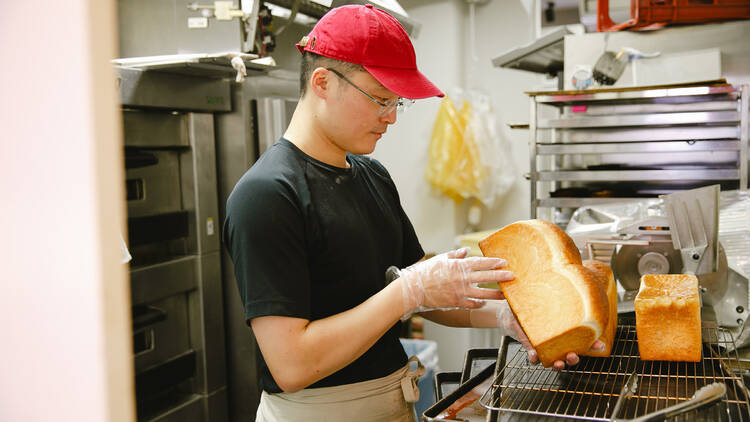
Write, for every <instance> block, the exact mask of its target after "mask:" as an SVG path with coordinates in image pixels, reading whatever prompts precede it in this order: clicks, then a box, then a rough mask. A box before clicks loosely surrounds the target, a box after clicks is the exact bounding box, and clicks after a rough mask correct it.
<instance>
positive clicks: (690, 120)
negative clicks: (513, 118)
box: [537, 111, 740, 129]
mask: <svg viewBox="0 0 750 422" xmlns="http://www.w3.org/2000/svg"><path fill="white" fill-rule="evenodd" d="M739 121H740V114H739V113H738V112H737V111H702V112H686V113H656V114H624V115H623V114H621V115H616V116H611V115H607V116H591V117H563V118H560V119H540V120H539V123H538V126H537V127H538V128H539V129H547V128H558V129H562V128H590V127H622V126H658V125H685V124H700V123H727V122H738V123H739Z"/></svg>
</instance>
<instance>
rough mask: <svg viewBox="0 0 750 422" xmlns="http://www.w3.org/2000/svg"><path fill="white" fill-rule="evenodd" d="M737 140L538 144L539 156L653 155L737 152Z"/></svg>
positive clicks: (738, 144)
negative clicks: (655, 153)
mask: <svg viewBox="0 0 750 422" xmlns="http://www.w3.org/2000/svg"><path fill="white" fill-rule="evenodd" d="M739 150H740V143H739V141H737V140H721V141H676V142H648V143H647V142H639V143H629V144H626V143H617V144H611V143H591V144H552V145H550V144H540V145H538V146H537V151H538V154H539V155H555V154H606V153H654V152H696V151H739Z"/></svg>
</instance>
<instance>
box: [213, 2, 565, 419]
mask: <svg viewBox="0 0 750 422" xmlns="http://www.w3.org/2000/svg"><path fill="white" fill-rule="evenodd" d="M297 47H298V49H299V50H300V52H301V53H302V67H301V69H302V71H301V89H302V95H301V99H300V101H299V104H298V106H297V108H296V110H295V112H294V115H293V117H292V120H291V123H290V124H289V127H288V129H287V131H286V132H285V134H284V137H283V138H282V139H280V140H279V141H278V142H277V143H275V144H274V145H273V146H272V147H271V148H269V150H268V151H267V152H266V153H265V154H264V155H263V156H262V157H261V158H260V159H259V160H258V162H257V163H256V164H255V165H254V166H253V167H252V168H251V169H250V170H248V172H247V173H246V174H245V175H244V176H243V177H242V178H241V179H240V181H239V182H238V183H237V185H236V186H235V188H234V190H233V191H232V194H231V195H230V197H229V199H228V201H227V216H226V223H225V226H224V240H225V242H226V245H227V247H228V249H229V250H230V253H231V256H232V260H233V262H234V265H235V273H236V276H237V281H238V285H239V290H240V294H241V296H242V300H243V303H244V305H245V315H246V318H247V321H248V322H249V323H250V325H251V327H252V329H253V333H254V334H255V337H256V340H257V342H258V346H259V348H260V351H261V354H262V358H261V361H260V369H261V376H260V378H261V387H262V389H263V394H262V397H261V403H260V406H259V408H258V413H257V416H256V417H257V419H256V420H257V421H281V420H326V421H339V420H340V421H352V420H357V421H410V420H412V418H413V416H412V415H413V411H411V410H410V409H411V408H410V405H409V404H407V401H410V402H413V401H415V400H416V399H415V392H414V391H410V388H411V387H410V386H413V381H414V377H415V374H414V373H413V372H411V371H410V370H409V369H408V366H407V358H406V355H405V353H404V351H403V349H402V347H401V344H400V342H399V339H398V334H399V331H400V323H399V319H402V318H406V317H408V316H409V315H411V314H412V313H414V312H424V313H423V315H425V316H426V317H427V318H429V319H431V320H433V321H437V322H440V323H444V324H449V325H454V326H478V327H500V328H505V329H506V330H507V331H508V332H509V333H511V334H512V335H514V336H515V337H516V338H520V339H521V340H523V341H525V344H526V346H527V348H528V349H530V355H529V356H530V358H531V359H532V360H534V359H535V355H534V352H533V350H531V346H530V345H529V344H528V340H526V338H525V336H524V335H523V331H522V330H521V329H520V328H519V327H518V324H517V322H516V321H515V319H514V318H513V316H512V313H511V312H510V310H509V309H508V306H507V304H506V303H505V301H499V299H502V293H501V292H499V291H496V290H490V289H480V288H477V287H476V284H477V283H484V282H493V281H501V280H509V279H511V278H512V277H513V275H512V274H511V273H510V272H509V271H504V270H502V269H501V268H502V267H503V266H504V265H505V262H504V261H503V260H502V259H498V258H466V257H465V256H466V252H467V251H466V250H459V251H452V252H449V253H446V254H443V255H439V256H437V257H434V258H432V259H429V260H426V261H422V262H418V263H416V264H415V262H416V261H418V260H419V259H420V258H422V257H423V255H424V252H423V250H422V248H421V246H420V245H419V242H418V240H417V237H416V234H415V232H414V229H413V227H412V225H411V223H410V222H409V219H408V218H407V217H406V215H405V213H404V211H403V209H402V208H401V205H400V200H399V197H398V192H397V191H396V187H395V185H394V184H393V181H392V180H391V178H390V176H389V174H388V172H387V171H386V169H385V168H384V167H383V166H382V165H381V164H380V163H378V162H377V161H376V160H373V159H370V158H367V157H365V156H363V155H362V154H369V153H371V152H372V151H373V150H374V148H375V144H376V143H377V141H378V140H379V139H380V137H381V136H382V135H383V134H384V133H385V132H386V130H387V128H388V125H390V124H393V123H395V121H396V112H397V109H399V108H400V107H401V106H402V105H403V104H404V103H405V102H406V101H407V100H406V99H419V98H427V97H431V96H443V94H442V92H440V90H439V89H437V88H436V87H435V86H434V85H433V84H432V83H431V82H430V81H429V80H427V78H425V77H424V76H423V75H422V74H421V73H420V72H419V71H418V70H417V67H416V60H415V55H414V49H413V47H412V45H411V42H410V40H409V37H408V35H407V34H406V32H405V31H404V30H403V28H402V27H401V26H400V25H399V24H398V22H397V21H396V20H395V19H394V18H393V17H391V16H390V15H388V14H387V13H385V12H383V11H381V10H378V9H375V8H373V7H372V6H369V5H367V6H343V7H339V8H336V9H333V10H331V11H330V12H329V13H328V14H327V15H325V16H324V17H323V18H322V19H321V20H320V21H319V22H318V24H317V25H316V26H315V28H313V30H312V32H311V33H310V34H309V35H308V36H307V37H304V38H303V39H302V41H300V43H299V44H298V45H297ZM390 266H397V267H398V268H403V270H401V271H399V272H398V277H397V278H396V279H395V280H394V281H392V282H391V283H389V284H386V281H385V280H386V277H385V272H386V269H387V268H389V267H390ZM493 299H494V300H495V301H493V302H492V303H491V304H490V302H487V304H485V301H487V300H493ZM577 360H578V357H577V356H576V355H575V354H570V355H569V356H568V363H569V364H575V363H577ZM556 365H557V366H558V367H563V366H564V362H557V364H556ZM410 378H411V379H410Z"/></svg>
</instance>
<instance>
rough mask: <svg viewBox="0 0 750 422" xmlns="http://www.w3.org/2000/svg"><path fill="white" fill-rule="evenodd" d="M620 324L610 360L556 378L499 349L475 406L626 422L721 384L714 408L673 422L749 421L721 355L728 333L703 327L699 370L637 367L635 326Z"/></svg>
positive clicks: (671, 365)
mask: <svg viewBox="0 0 750 422" xmlns="http://www.w3.org/2000/svg"><path fill="white" fill-rule="evenodd" d="M623 322H624V323H623V324H620V325H619V326H618V330H617V337H616V338H617V340H616V342H615V344H614V347H613V350H612V355H611V356H610V357H609V358H586V357H583V358H581V362H580V363H579V364H578V365H576V366H573V367H569V368H567V369H565V370H563V371H560V372H557V371H554V370H552V369H546V368H543V367H542V366H540V365H531V364H529V362H528V360H527V358H526V352H525V351H524V350H522V349H520V348H517V347H508V344H507V343H504V344H503V347H502V348H501V350H500V356H501V361H502V357H505V359H504V365H502V366H501V364H500V363H499V364H498V368H502V369H499V370H498V371H497V373H496V375H495V379H494V381H493V383H492V387H491V388H490V389H489V390H488V391H487V392H486V393H485V394H484V395H483V396H482V398H481V399H480V402H481V404H482V405H483V406H485V407H486V408H488V409H490V410H491V411H493V412H491V413H494V411H497V412H500V414H501V415H502V414H503V413H504V412H511V413H514V414H518V415H517V416H521V414H524V415H526V416H532V417H542V418H543V417H545V416H547V417H562V418H570V419H577V420H591V421H609V420H610V419H611V418H613V417H616V418H617V419H631V418H635V417H639V416H643V415H646V414H648V413H651V412H654V411H656V410H659V409H664V408H666V407H669V406H671V405H674V404H677V403H679V402H684V401H686V400H689V399H690V398H691V397H692V395H693V394H694V393H695V391H696V390H697V389H699V388H700V387H703V386H705V385H708V384H711V383H714V382H722V383H724V384H725V385H726V387H727V395H726V396H725V397H724V399H723V400H722V401H721V402H720V403H719V404H717V405H715V406H713V407H711V408H709V409H705V410H702V411H694V412H691V413H686V414H683V415H680V416H678V417H676V418H675V420H684V421H695V420H705V421H717V420H730V421H750V403H749V402H748V398H749V397H748V390H747V388H746V387H745V385H744V383H743V380H742V377H741V376H740V375H737V374H735V373H734V372H733V371H732V370H731V369H730V367H731V366H732V365H733V364H734V362H736V361H737V356H736V353H735V352H728V351H727V347H728V346H730V345H731V344H732V343H733V341H734V340H733V339H732V336H731V334H730V333H729V332H728V331H726V330H724V329H722V328H720V327H717V326H716V325H715V324H712V323H706V322H704V325H703V359H702V360H701V362H697V363H690V362H663V361H642V360H640V358H639V354H638V344H637V339H636V330H635V324H634V321H632V320H625V321H623ZM634 371H635V372H636V373H637V374H638V376H639V378H640V381H639V383H638V388H637V390H636V392H635V394H634V395H633V396H632V397H631V398H629V399H627V401H626V402H625V404H624V406H623V407H622V410H621V411H620V412H618V413H619V414H618V415H613V414H612V412H613V410H614V407H615V403H616V402H617V399H618V397H619V395H620V391H621V389H622V386H623V385H624V384H625V382H626V381H627V379H628V377H629V376H630V374H631V373H633V372H634ZM493 420H497V419H493ZM513 420H529V419H527V418H513ZM533 420H536V419H533Z"/></svg>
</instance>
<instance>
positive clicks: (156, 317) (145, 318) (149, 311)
mask: <svg viewBox="0 0 750 422" xmlns="http://www.w3.org/2000/svg"><path fill="white" fill-rule="evenodd" d="M165 319H167V313H166V312H165V311H163V310H161V309H159V308H155V307H153V306H149V305H138V306H134V307H133V331H140V330H142V329H144V328H146V327H148V326H150V325H154V324H156V323H157V322H161V321H164V320H165Z"/></svg>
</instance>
